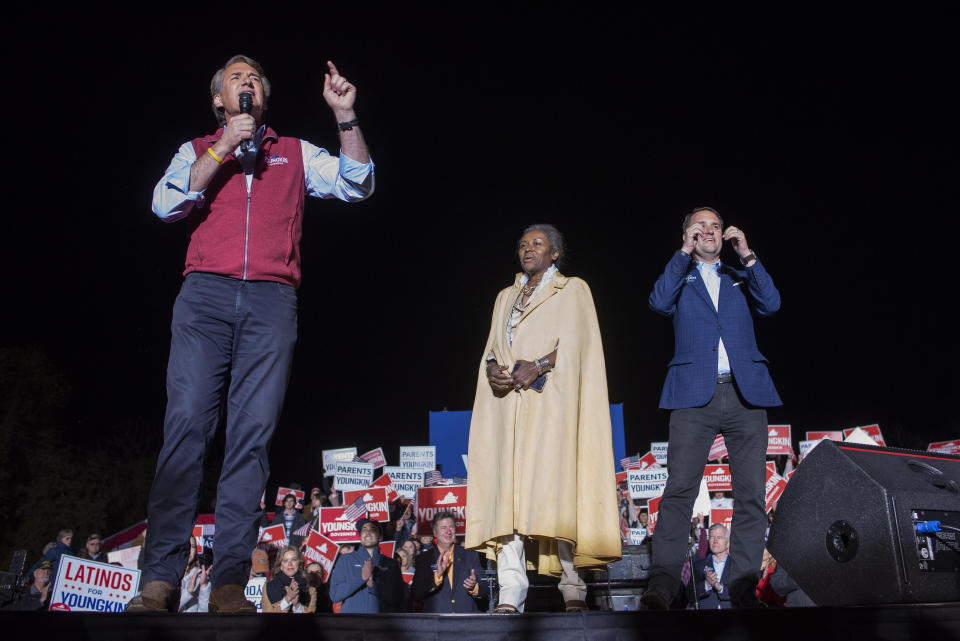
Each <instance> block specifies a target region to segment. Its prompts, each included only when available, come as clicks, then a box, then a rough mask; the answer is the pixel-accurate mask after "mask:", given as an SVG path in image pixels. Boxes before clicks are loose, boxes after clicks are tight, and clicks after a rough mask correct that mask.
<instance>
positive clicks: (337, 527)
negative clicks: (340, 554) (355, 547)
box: [320, 507, 360, 543]
mask: <svg viewBox="0 0 960 641" xmlns="http://www.w3.org/2000/svg"><path fill="white" fill-rule="evenodd" d="M344 509H346V508H343V507H322V508H320V534H322V535H324V536H325V537H327V538H328V539H330V540H331V541H333V542H334V543H359V541H360V533H359V532H357V524H356V522H355V521H351V520H350V519H348V518H347V517H345V516H344V515H343V511H344Z"/></svg>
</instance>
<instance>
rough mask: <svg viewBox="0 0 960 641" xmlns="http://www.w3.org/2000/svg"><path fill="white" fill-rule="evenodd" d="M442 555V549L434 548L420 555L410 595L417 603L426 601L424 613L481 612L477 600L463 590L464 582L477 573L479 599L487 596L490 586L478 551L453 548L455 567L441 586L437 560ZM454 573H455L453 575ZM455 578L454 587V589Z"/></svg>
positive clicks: (444, 578) (457, 546) (458, 547)
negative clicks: (438, 578) (484, 575)
mask: <svg viewBox="0 0 960 641" xmlns="http://www.w3.org/2000/svg"><path fill="white" fill-rule="evenodd" d="M439 556H440V550H439V548H436V547H434V548H432V549H430V550H427V551H426V552H423V553H422V554H418V555H417V559H416V573H415V574H414V575H413V585H412V586H411V588H410V595H411V597H412V598H413V599H414V600H415V601H423V611H424V612H430V613H440V614H449V613H468V612H477V611H478V608H477V602H476V599H475V598H474V597H473V596H472V595H471V594H470V593H469V592H467V590H466V588H464V587H463V582H464V581H466V580H467V577H469V576H470V570H473V573H474V576H476V577H477V582H478V586H479V588H478V593H477V596H487V594H488V593H489V587H488V584H487V583H486V582H485V581H481V580H480V579H481V578H483V567H482V566H481V565H480V557H479V556H478V555H477V552H476V551H475V550H465V549H463V548H462V547H460V546H459V545H456V544H455V545H454V546H453V568H452V570H450V571H448V572H447V574H446V575H445V576H444V577H443V581H442V582H441V583H440V585H437V582H436V580H435V578H434V572H435V570H436V569H437V559H438V558H439ZM451 573H452V574H451ZM451 576H452V577H453V586H452V587H451V585H450V583H451V580H450V578H451Z"/></svg>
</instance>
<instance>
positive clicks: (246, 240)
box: [242, 175, 253, 280]
mask: <svg viewBox="0 0 960 641" xmlns="http://www.w3.org/2000/svg"><path fill="white" fill-rule="evenodd" d="M243 180H244V182H246V181H247V177H246V176H244V177H243ZM252 192H253V176H252V175H251V176H250V182H249V183H247V218H246V221H244V224H243V277H242V278H243V280H247V251H248V249H249V247H250V196H251V193H252Z"/></svg>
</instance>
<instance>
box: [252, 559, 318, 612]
mask: <svg viewBox="0 0 960 641" xmlns="http://www.w3.org/2000/svg"><path fill="white" fill-rule="evenodd" d="M273 576H274V578H273V579H272V580H271V581H269V582H268V583H267V586H266V588H265V589H264V591H263V601H262V605H263V611H264V612H287V613H290V612H292V613H295V614H300V613H310V612H315V611H316V608H317V590H316V588H314V587H312V586H310V585H309V584H308V583H307V578H306V576H305V575H304V572H303V556H301V555H300V550H299V549H298V548H295V547H293V546H292V545H288V546H287V547H285V548H283V549H282V550H280V553H279V554H277V563H276V565H275V566H274V568H273Z"/></svg>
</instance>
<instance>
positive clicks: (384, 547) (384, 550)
mask: <svg viewBox="0 0 960 641" xmlns="http://www.w3.org/2000/svg"><path fill="white" fill-rule="evenodd" d="M396 547H397V542H396V541H380V554H382V555H383V556H385V557H387V558H388V559H392V558H393V552H394V550H395V549H396Z"/></svg>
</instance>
